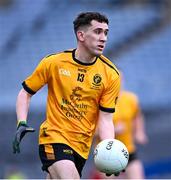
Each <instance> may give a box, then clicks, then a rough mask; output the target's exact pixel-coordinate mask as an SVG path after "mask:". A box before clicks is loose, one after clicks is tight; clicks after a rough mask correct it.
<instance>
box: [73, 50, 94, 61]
mask: <svg viewBox="0 0 171 180" xmlns="http://www.w3.org/2000/svg"><path fill="white" fill-rule="evenodd" d="M75 58H76V59H78V60H79V61H81V62H83V63H92V62H94V61H95V60H96V56H94V55H92V54H90V53H88V52H87V51H86V50H85V49H81V48H77V49H76V51H75Z"/></svg>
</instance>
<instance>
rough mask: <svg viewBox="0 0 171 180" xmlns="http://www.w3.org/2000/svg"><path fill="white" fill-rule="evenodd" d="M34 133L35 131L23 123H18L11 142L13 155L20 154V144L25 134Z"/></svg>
mask: <svg viewBox="0 0 171 180" xmlns="http://www.w3.org/2000/svg"><path fill="white" fill-rule="evenodd" d="M34 131H35V129H33V128H32V127H29V126H28V125H27V123H26V122H25V121H20V122H19V124H18V126H17V131H16V133H15V138H14V141H13V153H20V142H21V140H22V138H23V137H24V136H25V134H26V133H28V132H34Z"/></svg>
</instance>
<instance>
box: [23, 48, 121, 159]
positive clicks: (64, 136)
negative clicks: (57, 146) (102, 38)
mask: <svg viewBox="0 0 171 180" xmlns="http://www.w3.org/2000/svg"><path fill="white" fill-rule="evenodd" d="M45 84H47V86H48V98H47V114H46V120H45V121H44V122H43V123H42V125H41V127H40V133H39V144H49V143H65V144H67V145H69V146H70V147H71V148H73V149H74V150H75V151H76V152H78V153H79V154H80V155H81V156H82V157H83V158H86V159H87V157H88V154H89V150H90V146H91V142H92V137H93V134H94V131H95V127H96V124H97V119H98V111H99V109H100V110H102V111H106V112H110V113H113V112H114V110H115V101H116V99H117V97H118V93H119V90H120V76H119V72H118V70H117V69H116V67H115V66H114V65H113V63H112V62H111V61H110V60H108V59H107V58H106V57H104V56H103V55H101V56H100V57H97V58H96V60H95V61H94V62H93V63H91V64H87V63H82V62H80V61H78V60H77V59H76V58H75V50H69V51H64V52H62V53H58V54H54V55H51V56H48V57H45V58H44V59H43V60H42V61H41V62H40V63H39V65H38V66H37V68H36V69H35V71H34V72H33V73H32V75H31V76H29V77H28V78H27V79H26V80H25V81H24V82H23V87H24V89H25V90H26V91H27V92H28V93H30V94H34V93H36V92H37V91H38V90H39V89H40V88H41V87H42V86H44V85H45Z"/></svg>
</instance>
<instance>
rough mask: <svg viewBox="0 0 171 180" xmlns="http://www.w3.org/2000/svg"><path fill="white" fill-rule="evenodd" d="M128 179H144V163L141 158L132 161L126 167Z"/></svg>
mask: <svg viewBox="0 0 171 180" xmlns="http://www.w3.org/2000/svg"><path fill="white" fill-rule="evenodd" d="M126 176H127V178H128V179H144V170H143V165H142V163H141V161H140V160H138V159H135V160H133V161H131V162H130V163H129V165H128V167H127V169H126Z"/></svg>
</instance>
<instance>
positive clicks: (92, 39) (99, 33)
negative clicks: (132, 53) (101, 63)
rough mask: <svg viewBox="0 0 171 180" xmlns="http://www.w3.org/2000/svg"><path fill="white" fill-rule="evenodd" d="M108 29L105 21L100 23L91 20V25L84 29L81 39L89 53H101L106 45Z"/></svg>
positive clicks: (97, 54) (96, 54)
mask: <svg viewBox="0 0 171 180" xmlns="http://www.w3.org/2000/svg"><path fill="white" fill-rule="evenodd" d="M108 30H109V29H108V25H107V24H106V23H100V22H98V21H95V20H93V21H92V22H91V26H89V27H88V28H87V30H86V31H84V41H83V44H84V46H85V48H86V49H87V50H88V51H89V53H91V54H92V55H95V56H99V55H101V54H102V52H103V50H104V48H105V45H106V41H107V34H108Z"/></svg>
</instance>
